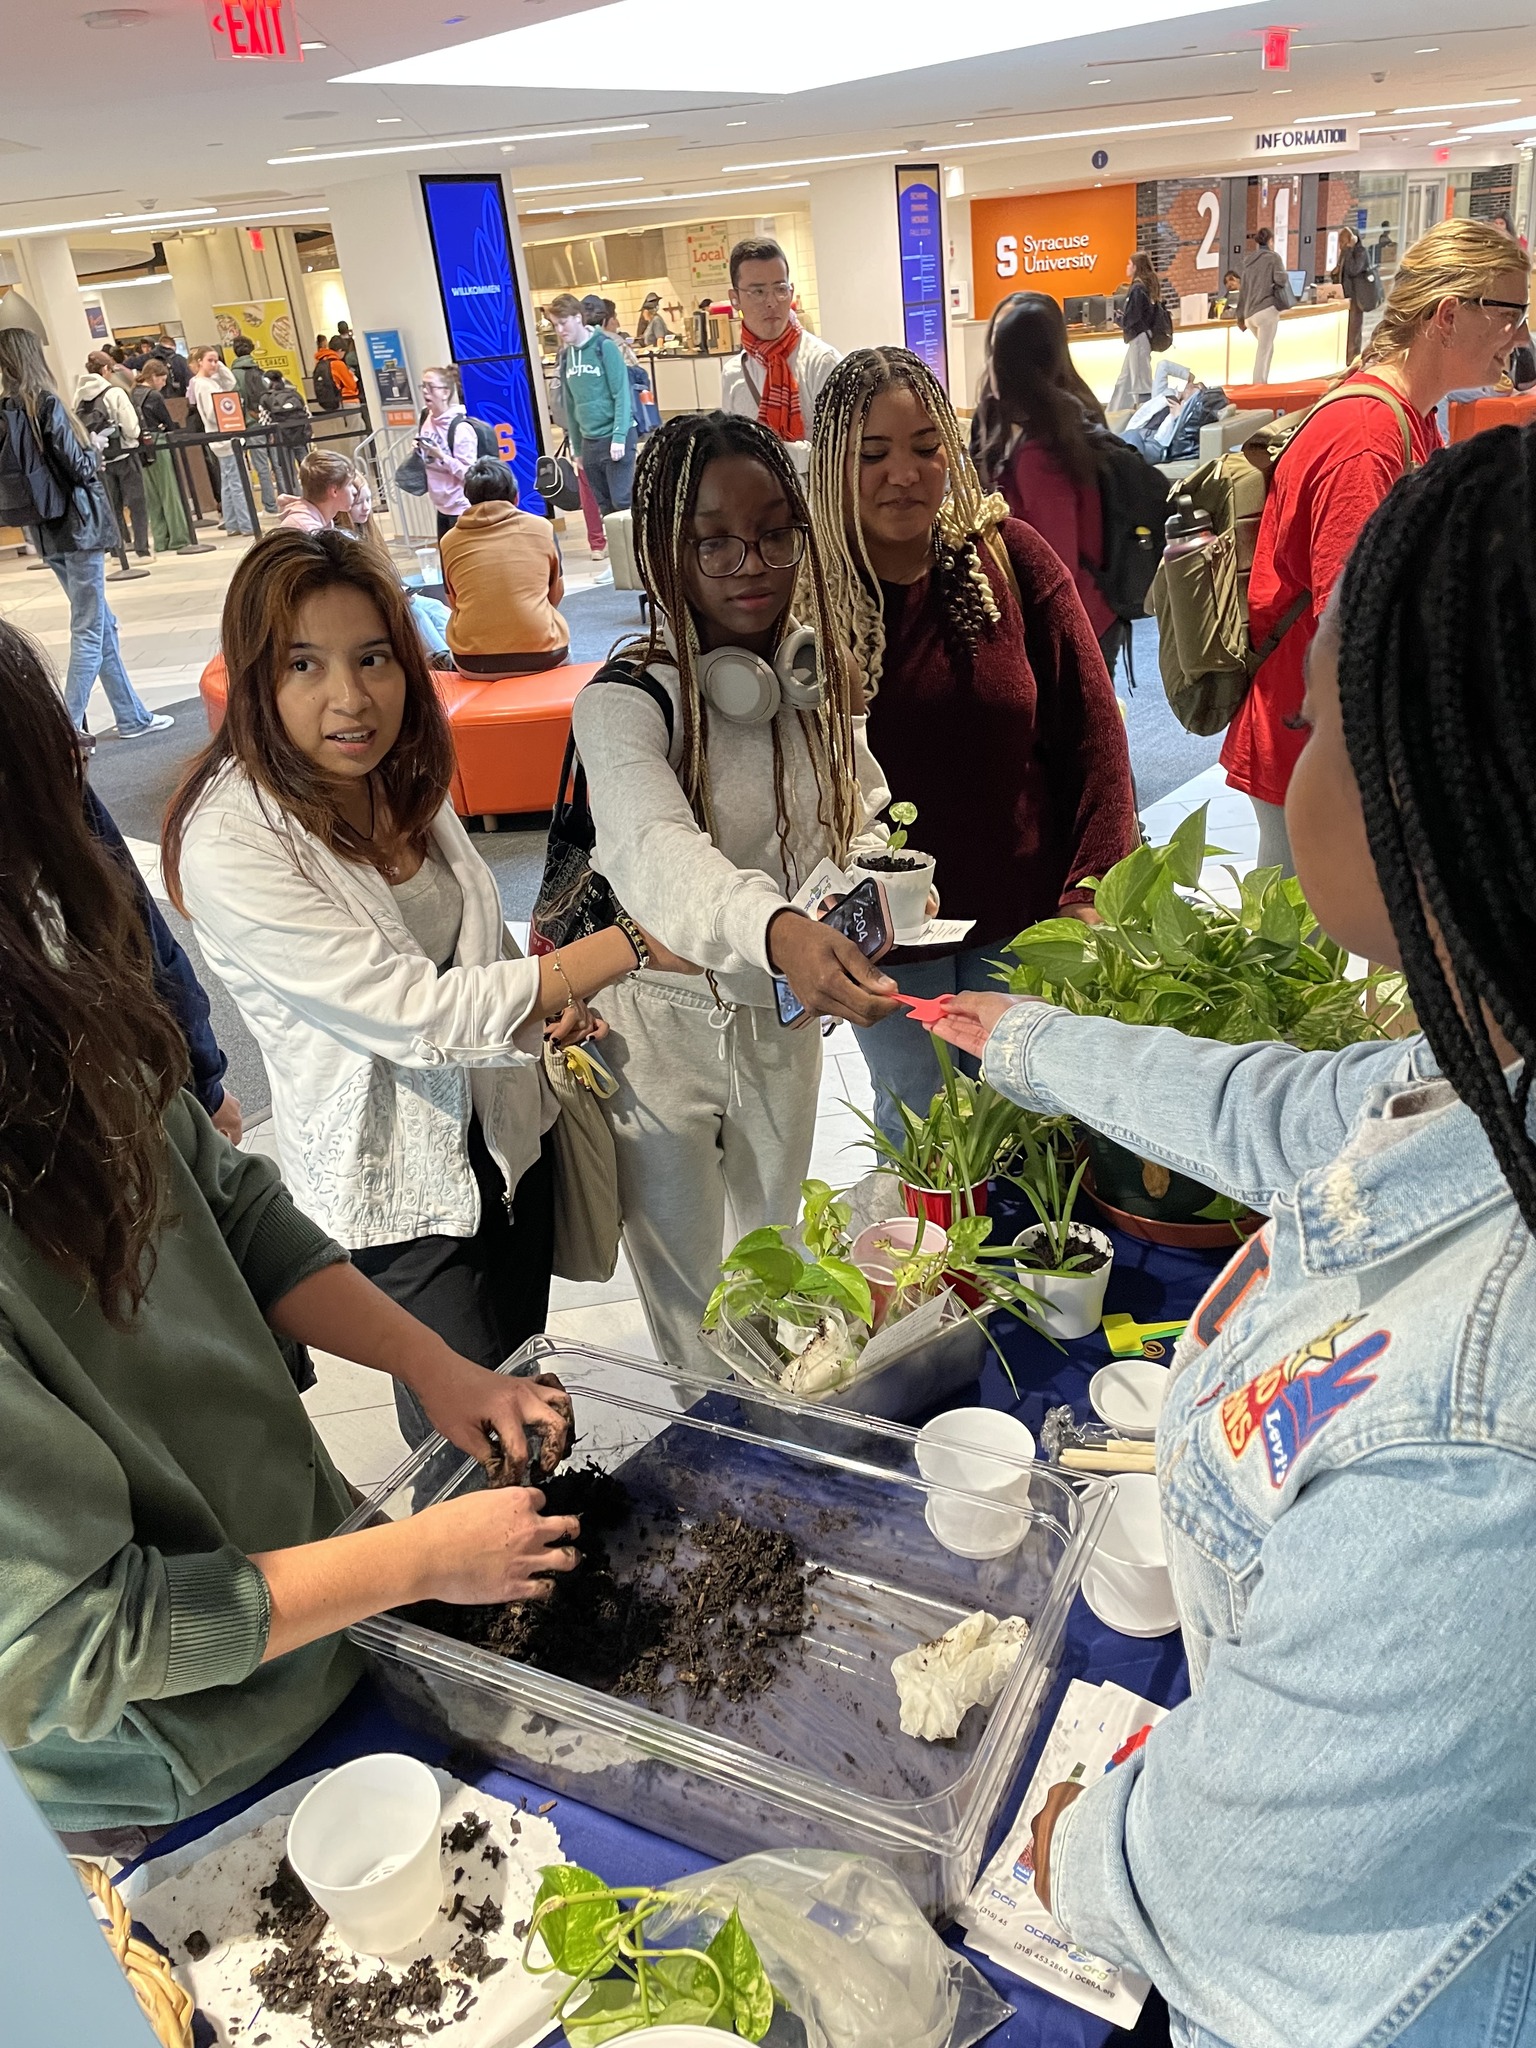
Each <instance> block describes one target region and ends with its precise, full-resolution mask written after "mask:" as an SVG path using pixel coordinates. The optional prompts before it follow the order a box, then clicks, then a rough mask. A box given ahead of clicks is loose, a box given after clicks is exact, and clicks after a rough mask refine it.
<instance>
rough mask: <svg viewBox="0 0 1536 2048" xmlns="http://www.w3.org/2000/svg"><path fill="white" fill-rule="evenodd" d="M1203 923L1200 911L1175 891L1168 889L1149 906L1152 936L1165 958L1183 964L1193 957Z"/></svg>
mask: <svg viewBox="0 0 1536 2048" xmlns="http://www.w3.org/2000/svg"><path fill="white" fill-rule="evenodd" d="M1204 930H1205V926H1204V924H1203V923H1202V922H1201V919H1200V913H1199V912H1198V911H1197V910H1196V909H1195V908H1194V906H1193V905H1192V904H1189V903H1186V902H1185V901H1184V898H1183V897H1182V896H1181V895H1179V893H1178V891H1177V890H1174V889H1170V890H1169V891H1168V893H1167V894H1166V895H1165V896H1160V897H1159V898H1158V900H1157V902H1156V903H1155V904H1154V905H1153V906H1152V938H1153V941H1154V943H1155V944H1156V946H1157V950H1158V951H1159V952H1160V953H1161V954H1162V956H1163V958H1164V959H1165V960H1169V961H1172V962H1173V963H1174V964H1175V965H1176V966H1182V965H1183V964H1184V963H1185V962H1187V961H1188V960H1190V959H1191V958H1192V957H1193V950H1192V949H1193V948H1194V946H1195V945H1196V944H1197V942H1198V940H1199V938H1200V936H1201V934H1202V933H1203V932H1204Z"/></svg>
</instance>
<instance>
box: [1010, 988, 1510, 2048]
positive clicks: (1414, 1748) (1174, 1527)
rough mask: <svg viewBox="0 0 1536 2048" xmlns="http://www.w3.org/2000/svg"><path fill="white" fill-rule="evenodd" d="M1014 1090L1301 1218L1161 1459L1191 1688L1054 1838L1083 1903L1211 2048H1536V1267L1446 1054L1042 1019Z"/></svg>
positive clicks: (1024, 1036)
mask: <svg viewBox="0 0 1536 2048" xmlns="http://www.w3.org/2000/svg"><path fill="white" fill-rule="evenodd" d="M983 1071H984V1072H985V1075H986V1077H987V1079H988V1080H989V1081H991V1082H992V1083H993V1084H994V1085H995V1086H997V1087H998V1088H1000V1089H1002V1090H1004V1091H1005V1092H1006V1093H1007V1094H1009V1095H1010V1096H1012V1097H1013V1098H1014V1099H1015V1100H1017V1101H1020V1102H1023V1103H1025V1104H1027V1105H1028V1106H1029V1107H1031V1108H1034V1109H1039V1110H1044V1111H1050V1112H1063V1111H1070V1112H1071V1113H1072V1114H1074V1115H1076V1116H1078V1117H1080V1118H1081V1119H1082V1120H1083V1121H1085V1122H1087V1123H1089V1124H1091V1125H1093V1126H1094V1128H1096V1129H1097V1130H1100V1131H1102V1132H1104V1133H1105V1134H1106V1135H1107V1136H1109V1137H1112V1138H1115V1139H1118V1140H1119V1141H1120V1142H1122V1143H1124V1144H1126V1145H1129V1146H1131V1147H1133V1148H1134V1149H1135V1150H1136V1151H1137V1152H1139V1153H1141V1154H1143V1155H1144V1156H1149V1157H1151V1158H1154V1159H1157V1160H1160V1161H1162V1162H1163V1164H1165V1165H1167V1166H1171V1167H1176V1168H1179V1169H1181V1170H1182V1171H1184V1172H1186V1173H1190V1174H1193V1175H1195V1176H1197V1177H1198V1178H1200V1179H1202V1180H1204V1181H1206V1182H1208V1183H1210V1184H1211V1185H1213V1186H1215V1187H1217V1188H1219V1189H1221V1190H1222V1191H1223V1192H1224V1193H1226V1194H1229V1195H1232V1196H1236V1197H1238V1198H1240V1199H1242V1200H1243V1201H1246V1202H1248V1203H1250V1204H1251V1205H1252V1206H1253V1207H1254V1208H1255V1209H1259V1210H1262V1211H1264V1212H1265V1213H1266V1214H1267V1215H1268V1216H1269V1218H1270V1221H1269V1222H1268V1223H1267V1224H1266V1226H1265V1227H1264V1229H1263V1230H1262V1231H1260V1232H1259V1234H1258V1235H1257V1236H1256V1237H1254V1238H1252V1239H1250V1240H1249V1242H1248V1243H1247V1244H1246V1245H1245V1246H1244V1247H1243V1248H1242V1249H1241V1250H1240V1251H1238V1252H1237V1254H1236V1255H1235V1256H1234V1258H1233V1259H1232V1260H1231V1262H1230V1263H1229V1265H1228V1266H1227V1268H1226V1270H1225V1271H1224V1272H1223V1273H1222V1275H1221V1276H1220V1278H1219V1279H1218V1280H1217V1281H1216V1283H1215V1285H1214V1286H1213V1287H1212V1288H1211V1289H1210V1291H1209V1292H1208V1293H1207V1295H1206V1296H1205V1299H1204V1301H1203V1302H1202V1303H1201V1305H1200V1307H1199V1309H1198V1310H1197V1311H1196V1313H1195V1316H1194V1318H1193V1320H1192V1321H1191V1323H1190V1326H1189V1329H1188V1331H1187V1332H1186V1334H1185V1337H1184V1339H1183V1341H1182V1342H1181V1343H1180V1345H1179V1348H1178V1352H1177V1355H1176V1358H1175V1361H1174V1366H1173V1378H1172V1383H1171V1385H1170V1389H1169V1394H1168V1401H1167V1406H1166V1408H1165V1411H1164V1418H1163V1423H1162V1427H1161V1429H1160V1431H1159V1437H1158V1454H1157V1461H1158V1476H1159V1482H1160V1486H1161V1492H1162V1503H1163V1521H1164V1532H1165V1537H1166V1542H1167V1551H1168V1562H1169V1567H1170V1570H1171V1573H1172V1577H1173V1582H1174V1587H1175V1591H1176V1593H1177V1597H1178V1603H1179V1610H1180V1613H1181V1616H1182V1618H1183V1628H1184V1641H1185V1646H1186V1648H1187V1650H1188V1653H1189V1663H1190V1676H1191V1681H1192V1684H1193V1687H1194V1692H1193V1696H1192V1697H1191V1698H1190V1700H1189V1701H1188V1702H1187V1703H1186V1704H1185V1705H1183V1706H1181V1707H1179V1708H1177V1709H1176V1710H1175V1711H1174V1712H1173V1713H1172V1714H1170V1715H1169V1716H1168V1718H1167V1719H1166V1720H1165V1721H1164V1722H1162V1723H1160V1724H1159V1726H1158V1727H1157V1728H1156V1729H1155V1730H1154V1731H1153V1734H1152V1736H1151V1738H1150V1739H1149V1741H1148V1742H1147V1744H1146V1746H1145V1748H1144V1749H1143V1750H1142V1752H1141V1753H1140V1755H1139V1756H1138V1757H1136V1758H1135V1759H1133V1760H1132V1762H1131V1763H1130V1764H1129V1765H1127V1766H1123V1767H1122V1768H1121V1769H1120V1770H1118V1771H1116V1772H1114V1773H1113V1774H1111V1775H1110V1776H1108V1777H1105V1778H1103V1779H1102V1780H1100V1781H1099V1782H1098V1783H1097V1784H1096V1785H1094V1786H1092V1787H1091V1788H1090V1789H1089V1790H1088V1791H1087V1792H1086V1793H1084V1794H1083V1796H1082V1797H1081V1798H1080V1799H1079V1800H1078V1801H1077V1802H1076V1803H1075V1804H1074V1805H1073V1806H1072V1807H1070V1808H1069V1809H1068V1811H1067V1812H1066V1814H1065V1815H1064V1816H1063V1818H1062V1820H1061V1822H1060V1823H1059V1824H1058V1826H1057V1829H1056V1833H1055V1839H1054V1842H1053V1844H1052V1850H1051V1874H1052V1893H1053V1904H1054V1906H1055V1908H1056V1909H1057V1910H1058V1912H1059V1914H1060V1917H1061V1919H1062V1921H1063V1923H1064V1924H1065V1925H1066V1926H1067V1927H1068V1928H1069V1929H1070V1930H1071V1932H1072V1935H1073V1936H1074V1938H1075V1939H1077V1940H1078V1941H1080V1942H1082V1944H1083V1946H1084V1947H1085V1948H1088V1949H1091V1950H1093V1951H1095V1952H1096V1953H1098V1954H1100V1955H1103V1956H1107V1957H1110V1958H1113V1959H1115V1960H1117V1961H1119V1962H1121V1963H1125V1964H1129V1965H1131V1966H1133V1967H1134V1968H1135V1969H1137V1970H1140V1971H1143V1972H1145V1973H1146V1974H1147V1975H1148V1976H1150V1977H1151V1978H1152V1979H1153V1981H1154V1982H1155V1983H1156V1984H1157V1985H1158V1986H1159V1988H1160V1989H1161V1990H1162V1991H1163V1992H1164V1994H1165V1995H1166V1997H1167V1999H1168V2002H1169V2005H1170V2007H1171V2008H1172V2009H1173V2012H1174V2022H1173V2026H1174V2038H1175V2040H1176V2041H1180V2042H1182V2043H1184V2044H1186V2048H1228V2044H1230V2048H1346V2044H1347V2048H1384V2044H1386V2043H1388V2042H1400V2043H1404V2044H1411V2048H1536V1993H1533V1992H1532V1988H1531V1987H1532V1978H1533V1975H1536V1767H1533V1759H1532V1754H1531V1739H1532V1737H1533V1735H1536V1355H1533V1354H1536V1245H1533V1240H1532V1236H1531V1233H1530V1232H1529V1231H1528V1230H1527V1229H1526V1227H1525V1224H1524V1222H1523V1221H1522V1219H1521V1217H1520V1214H1519V1212H1518V1210H1517V1209H1516V1207H1515V1204H1514V1201H1513V1199H1512V1197H1511V1196H1510V1194H1509V1191H1508V1188H1507V1187H1506V1185H1505V1182H1504V1179H1503V1176H1502V1175H1501V1173H1500V1171H1499V1168H1498V1165H1497V1162H1496V1161H1495V1159H1494V1156H1493V1152H1492V1149H1491V1148H1490V1146H1489V1144H1488V1142H1487V1140H1486V1138H1485V1137H1484V1135H1483V1132H1482V1129H1481V1126H1480V1125H1479V1124H1478V1122H1477V1119H1476V1118H1475V1117H1474V1115H1473V1114H1472V1112H1471V1111H1470V1110H1469V1109H1467V1108H1466V1107H1465V1106H1464V1105H1463V1104H1462V1103H1461V1102H1460V1101H1459V1100H1458V1099H1457V1097H1456V1096H1455V1095H1454V1094H1453V1093H1452V1091H1451V1090H1450V1088H1449V1086H1448V1084H1447V1083H1446V1082H1445V1081H1443V1080H1442V1079H1441V1078H1440V1077H1439V1075H1438V1072H1437V1070H1436V1067H1435V1064H1434V1060H1433V1056H1432V1055H1431V1054H1430V1052H1429V1050H1428V1048H1427V1046H1426V1045H1425V1044H1424V1043H1423V1041H1422V1040H1413V1041H1408V1042H1398V1043H1391V1044H1384V1045H1383V1044H1377V1045H1369V1046H1355V1047H1351V1048H1350V1049H1349V1050H1347V1051H1345V1052H1340V1053H1314V1054H1306V1053H1299V1052H1296V1051H1293V1050H1292V1049H1290V1048H1288V1047H1285V1046H1279V1045H1250V1046H1237V1047H1233V1046H1225V1045H1214V1044H1210V1043H1206V1042H1202V1041H1199V1040H1195V1039H1187V1038H1184V1037H1182V1036H1181V1035H1179V1034H1178V1033H1176V1032H1172V1031H1157V1030H1150V1029H1144V1028H1137V1027H1135V1026H1128V1025H1123V1024H1118V1023H1114V1022H1112V1021H1109V1020H1107V1019H1102V1018H1079V1017H1073V1016H1069V1015H1067V1014H1065V1013H1063V1012H1061V1011H1057V1010H1053V1009H1050V1008H1048V1007H1046V1006H1045V1005H1042V1004H1026V1005H1022V1006H1020V1007H1019V1008H1018V1009H1017V1010H1015V1011H1012V1012H1011V1013H1010V1014H1009V1015H1008V1016H1006V1017H1005V1018H1004V1019H1003V1020H1002V1022H1001V1023H1000V1024H999V1025H998V1027H997V1029H996V1031H995V1032H994V1033H993V1035H992V1039H991V1041H990V1043H989V1044H988V1047H987V1051H986V1057H985V1061H984V1068H983Z"/></svg>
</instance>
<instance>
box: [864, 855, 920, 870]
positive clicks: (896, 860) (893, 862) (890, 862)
mask: <svg viewBox="0 0 1536 2048" xmlns="http://www.w3.org/2000/svg"><path fill="white" fill-rule="evenodd" d="M922 865H923V856H922V855H921V854H919V853H870V854H862V853H861V854H860V855H859V866H860V867H861V868H862V869H863V870H864V872H865V873H866V874H870V875H910V874H911V872H912V870H913V869H914V868H920V867H921V866H922Z"/></svg>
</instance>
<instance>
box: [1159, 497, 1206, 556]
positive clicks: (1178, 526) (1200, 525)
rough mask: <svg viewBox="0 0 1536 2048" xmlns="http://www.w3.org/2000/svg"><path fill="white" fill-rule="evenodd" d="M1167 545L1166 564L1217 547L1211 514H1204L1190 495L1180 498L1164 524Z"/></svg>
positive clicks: (1165, 551)
mask: <svg viewBox="0 0 1536 2048" xmlns="http://www.w3.org/2000/svg"><path fill="white" fill-rule="evenodd" d="M1163 532H1164V534H1165V535H1166V537H1167V545H1166V546H1165V547H1164V549H1163V560H1164V561H1165V562H1176V561H1178V560H1179V559H1180V557H1181V556H1184V555H1193V554H1196V553H1198V552H1199V551H1200V550H1201V549H1202V548H1210V547H1214V546H1215V545H1216V529H1215V527H1214V526H1213V525H1212V524H1211V515H1210V513H1209V512H1202V511H1201V509H1200V507H1199V506H1198V505H1197V504H1196V503H1195V501H1194V499H1193V498H1191V497H1190V496H1189V495H1188V493H1185V494H1184V495H1183V496H1182V497H1180V498H1179V500H1178V502H1177V503H1176V504H1175V506H1174V508H1173V510H1172V512H1170V513H1169V515H1168V517H1167V519H1166V520H1165V521H1164V522H1163Z"/></svg>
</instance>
